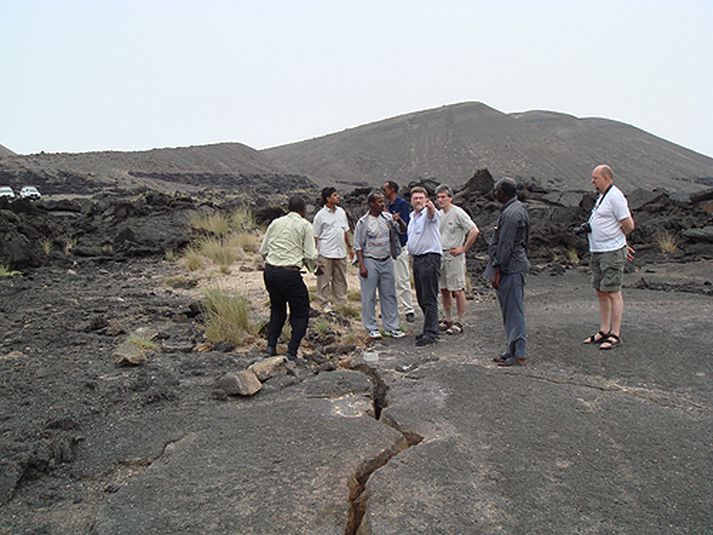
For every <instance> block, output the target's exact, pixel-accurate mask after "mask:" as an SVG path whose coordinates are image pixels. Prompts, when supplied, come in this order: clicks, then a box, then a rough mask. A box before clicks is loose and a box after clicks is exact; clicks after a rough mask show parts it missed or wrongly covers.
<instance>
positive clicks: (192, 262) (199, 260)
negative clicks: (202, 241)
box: [183, 246, 205, 271]
mask: <svg viewBox="0 0 713 535" xmlns="http://www.w3.org/2000/svg"><path fill="white" fill-rule="evenodd" d="M183 258H184V260H185V262H186V268H187V269H188V271H198V270H199V269H203V268H204V267H205V261H204V260H203V255H202V254H201V253H200V251H198V249H196V248H195V247H193V246H190V247H186V250H185V252H184V253H183Z"/></svg>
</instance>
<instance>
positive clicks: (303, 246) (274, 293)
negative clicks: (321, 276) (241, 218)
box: [260, 196, 317, 360]
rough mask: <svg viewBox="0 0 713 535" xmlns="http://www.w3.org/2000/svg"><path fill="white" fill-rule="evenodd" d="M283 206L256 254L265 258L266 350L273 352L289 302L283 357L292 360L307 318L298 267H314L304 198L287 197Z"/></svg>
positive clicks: (306, 298)
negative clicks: (288, 328) (282, 213)
mask: <svg viewBox="0 0 713 535" xmlns="http://www.w3.org/2000/svg"><path fill="white" fill-rule="evenodd" d="M287 209H288V212H289V213H288V214H287V215H285V216H282V217H278V218H277V219H275V220H274V221H273V222H272V223H270V226H269V227H267V232H266V233H265V237H264V238H263V240H262V245H261V246H260V254H261V255H262V257H263V258H264V259H265V271H264V272H263V280H264V281H265V288H267V292H268V293H269V294H270V322H269V323H268V325H267V354H268V355H270V356H272V355H275V354H276V353H277V349H276V348H277V340H278V339H279V337H280V333H281V332H282V327H283V326H284V325H285V320H286V319H287V305H288V304H289V305H290V326H291V327H292V336H291V338H290V342H289V344H288V345H287V358H288V359H290V360H296V359H297V349H298V348H299V346H300V342H301V341H302V338H304V335H305V333H306V332H307V321H308V319H309V292H308V291H307V286H305V283H304V281H303V280H302V274H301V269H302V267H303V266H304V267H306V268H307V269H308V270H310V271H315V269H316V260H317V250H316V249H315V246H314V233H313V231H312V225H311V224H310V223H309V221H307V220H306V219H305V217H304V215H305V201H304V199H303V198H302V197H299V196H294V197H290V200H289V202H288V205H287Z"/></svg>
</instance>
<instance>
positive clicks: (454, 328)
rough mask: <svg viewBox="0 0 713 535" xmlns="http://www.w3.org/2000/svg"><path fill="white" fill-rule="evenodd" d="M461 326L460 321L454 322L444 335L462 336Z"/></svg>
mask: <svg viewBox="0 0 713 535" xmlns="http://www.w3.org/2000/svg"><path fill="white" fill-rule="evenodd" d="M462 333H463V324H462V323H461V322H460V321H454V322H453V323H451V326H450V327H448V328H447V329H446V334H462Z"/></svg>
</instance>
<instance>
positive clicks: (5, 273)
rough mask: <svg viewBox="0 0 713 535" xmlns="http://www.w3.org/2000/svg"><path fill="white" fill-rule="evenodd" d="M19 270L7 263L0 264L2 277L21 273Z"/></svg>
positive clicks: (0, 276)
mask: <svg viewBox="0 0 713 535" xmlns="http://www.w3.org/2000/svg"><path fill="white" fill-rule="evenodd" d="M19 274H20V272H19V271H13V270H11V269H10V267H9V266H6V265H5V264H0V278H2V277H14V276H15V275H19Z"/></svg>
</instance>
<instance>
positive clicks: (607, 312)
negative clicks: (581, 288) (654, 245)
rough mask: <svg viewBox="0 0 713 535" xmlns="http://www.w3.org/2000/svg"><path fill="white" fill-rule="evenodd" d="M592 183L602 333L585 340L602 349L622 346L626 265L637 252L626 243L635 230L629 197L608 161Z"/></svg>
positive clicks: (591, 226)
mask: <svg viewBox="0 0 713 535" xmlns="http://www.w3.org/2000/svg"><path fill="white" fill-rule="evenodd" d="M592 184H594V187H595V188H596V190H597V191H598V192H599V196H598V197H597V201H596V203H595V205H594V208H593V209H592V213H591V215H590V217H589V221H588V223H589V229H588V230H589V251H590V252H591V253H592V258H591V261H590V267H591V268H592V286H593V287H594V290H595V291H596V292H597V298H598V299H599V332H597V333H595V334H593V335H591V336H590V337H589V338H587V339H586V340H585V341H584V343H585V344H599V349H614V348H615V347H617V346H619V345H621V319H622V316H623V314H624V298H623V297H622V294H621V285H622V282H623V279H624V265H625V264H626V260H627V258H628V256H629V255H630V254H631V253H633V249H631V248H629V247H628V246H627V244H626V236H627V235H628V234H631V233H632V232H633V230H634V219H633V218H632V217H631V212H630V211H629V204H628V203H627V201H626V197H624V194H623V193H622V192H621V190H620V189H619V188H617V187H616V186H615V185H614V173H613V172H612V169H611V167H609V166H608V165H604V164H602V165H598V166H597V167H595V168H594V171H592Z"/></svg>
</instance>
